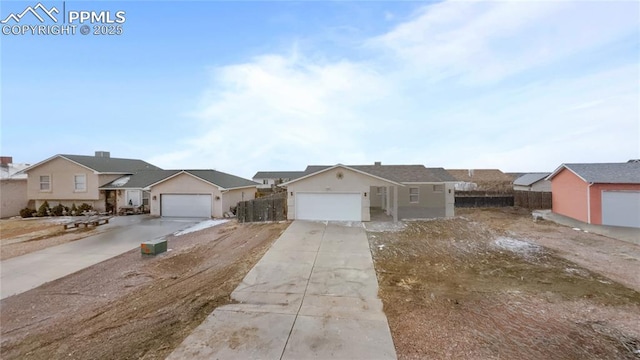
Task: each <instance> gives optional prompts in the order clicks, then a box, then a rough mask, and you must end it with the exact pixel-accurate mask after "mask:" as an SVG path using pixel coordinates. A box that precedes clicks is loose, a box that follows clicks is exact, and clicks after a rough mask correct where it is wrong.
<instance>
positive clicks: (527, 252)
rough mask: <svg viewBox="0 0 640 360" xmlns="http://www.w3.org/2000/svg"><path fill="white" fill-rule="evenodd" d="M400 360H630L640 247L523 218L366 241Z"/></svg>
mask: <svg viewBox="0 0 640 360" xmlns="http://www.w3.org/2000/svg"><path fill="white" fill-rule="evenodd" d="M368 236H369V240H370V244H371V248H372V253H373V255H374V262H375V266H376V271H377V273H378V281H379V283H380V297H381V298H382V300H383V303H384V310H385V313H386V314H387V317H388V320H389V325H390V328H391V332H392V335H393V339H394V343H395V346H396V351H397V353H398V357H399V358H400V359H425V358H429V359H458V358H464V359H544V358H548V359H638V358H640V326H638V324H640V293H638V291H637V289H638V288H640V279H639V278H638V274H640V267H639V265H640V247H639V246H637V245H633V244H627V243H622V242H619V241H617V240H613V239H609V238H605V237H602V236H599V235H594V234H588V233H583V232H577V231H574V230H572V229H571V228H566V227H562V226H558V225H555V224H551V223H534V222H533V221H532V219H531V216H530V214H529V212H527V211H520V210H515V209H511V208H509V209H500V210H496V209H470V210H466V209H465V210H463V211H459V212H458V216H457V217H456V218H454V219H449V220H444V219H443V220H433V221H424V222H408V223H406V228H405V229H404V230H402V231H395V232H368Z"/></svg>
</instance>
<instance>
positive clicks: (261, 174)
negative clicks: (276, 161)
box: [253, 171, 306, 180]
mask: <svg viewBox="0 0 640 360" xmlns="http://www.w3.org/2000/svg"><path fill="white" fill-rule="evenodd" d="M303 175H306V173H305V172H304V171H258V172H257V173H256V174H255V175H253V178H254V179H290V180H293V179H297V178H299V177H301V176H303Z"/></svg>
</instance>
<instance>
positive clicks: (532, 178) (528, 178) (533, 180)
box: [513, 172, 551, 192]
mask: <svg viewBox="0 0 640 360" xmlns="http://www.w3.org/2000/svg"><path fill="white" fill-rule="evenodd" d="M549 175H550V173H548V172H547V173H528V174H524V175H522V176H520V177H518V178H517V179H515V180H514V181H513V190H516V191H534V192H551V181H549V180H547V176H549Z"/></svg>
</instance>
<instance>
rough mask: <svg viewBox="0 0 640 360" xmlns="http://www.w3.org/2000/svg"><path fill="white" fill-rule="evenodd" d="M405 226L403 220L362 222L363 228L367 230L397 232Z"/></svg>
mask: <svg viewBox="0 0 640 360" xmlns="http://www.w3.org/2000/svg"><path fill="white" fill-rule="evenodd" d="M406 227H407V225H406V224H405V223H403V222H390V221H371V222H368V223H365V224H364V228H365V230H367V231H369V232H386V231H389V232H398V231H402V230H404V229H405V228H406Z"/></svg>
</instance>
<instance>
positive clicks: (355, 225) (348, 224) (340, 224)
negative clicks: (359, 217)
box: [328, 221, 364, 227]
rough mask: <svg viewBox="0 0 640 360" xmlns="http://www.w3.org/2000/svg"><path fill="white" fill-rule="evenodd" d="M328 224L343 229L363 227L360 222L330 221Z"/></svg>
mask: <svg viewBox="0 0 640 360" xmlns="http://www.w3.org/2000/svg"><path fill="white" fill-rule="evenodd" d="M328 223H331V224H334V225H338V226H344V227H364V224H363V223H362V222H361V221H330V222H328Z"/></svg>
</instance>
